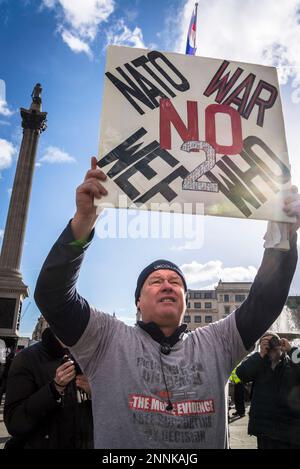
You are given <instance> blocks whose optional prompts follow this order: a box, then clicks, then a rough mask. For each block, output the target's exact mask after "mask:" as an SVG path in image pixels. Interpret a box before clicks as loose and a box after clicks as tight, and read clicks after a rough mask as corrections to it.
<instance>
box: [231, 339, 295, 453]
mask: <svg viewBox="0 0 300 469" xmlns="http://www.w3.org/2000/svg"><path fill="white" fill-rule="evenodd" d="M296 349H297V348H296V347H291V344H290V343H289V341H288V340H287V339H280V338H279V336H278V335H277V334H275V333H273V332H266V333H265V334H264V335H263V336H262V338H261V340H260V352H256V353H254V354H252V355H250V356H249V357H248V358H247V359H246V360H245V361H243V362H242V363H241V365H240V366H238V367H237V369H236V374H237V376H238V377H239V378H240V379H241V380H242V382H244V383H246V382H250V381H252V382H253V386H252V400H251V408H250V413H249V415H250V417H249V426H248V433H249V435H255V436H256V437H257V447H258V449H292V448H294V449H300V394H299V393H300V363H299V360H294V359H293V357H294V356H295V355H296V354H295V351H296Z"/></svg>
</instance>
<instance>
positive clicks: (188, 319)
mask: <svg viewBox="0 0 300 469" xmlns="http://www.w3.org/2000/svg"><path fill="white" fill-rule="evenodd" d="M183 322H185V323H187V324H188V323H190V322H191V316H189V315H187V316H184V319H183Z"/></svg>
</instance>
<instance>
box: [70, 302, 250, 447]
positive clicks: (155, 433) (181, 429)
mask: <svg viewBox="0 0 300 469" xmlns="http://www.w3.org/2000/svg"><path fill="white" fill-rule="evenodd" d="M71 350H72V353H73V354H74V357H75V358H76V359H77V360H78V362H79V364H80V366H81V367H82V369H83V371H84V373H85V374H86V375H87V377H88V379H89V381H90V384H91V388H92V405H93V418H94V427H95V432H94V433H95V448H107V449H110V448H111V449H113V448H143V449H151V448H154V449H159V448H163V449H177V448H178V449H179V448H181V449H206V448H224V447H226V444H227V403H226V386H227V382H228V378H229V376H230V374H231V372H232V370H233V369H234V368H235V366H236V365H237V364H238V363H239V362H240V361H241V359H242V358H243V357H244V356H245V355H246V350H245V348H244V345H243V343H242V340H241V337H240V335H239V332H238V330H237V328H236V321H235V313H232V314H230V315H229V316H228V317H226V318H225V319H222V320H221V321H218V322H216V323H213V324H210V325H209V326H206V327H204V328H199V329H197V330H196V331H193V332H191V333H188V334H183V338H182V339H180V340H179V341H178V342H177V343H176V344H175V345H174V346H173V348H172V351H171V353H170V354H169V355H164V354H162V353H161V352H160V345H159V343H158V342H156V341H154V340H153V339H152V338H151V336H150V335H149V334H148V333H147V332H145V331H144V330H142V329H141V328H140V327H139V326H135V327H131V326H127V325H125V324H124V323H123V322H121V321H119V320H117V319H115V318H113V317H112V316H110V315H107V314H104V313H100V312H99V311H97V310H95V309H93V308H92V307H91V315H90V319H89V323H88V325H87V327H86V330H85V331H84V333H83V335H82V336H81V338H80V340H79V341H78V342H77V343H76V344H75V346H73V347H72V349H71ZM165 380H166V384H167V388H168V391H169V397H170V400H171V402H172V405H173V409H172V411H167V410H166V407H167V405H168V393H167V389H166V385H165Z"/></svg>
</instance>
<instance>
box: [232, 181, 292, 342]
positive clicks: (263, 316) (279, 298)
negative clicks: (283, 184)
mask: <svg viewBox="0 0 300 469" xmlns="http://www.w3.org/2000/svg"><path fill="white" fill-rule="evenodd" d="M284 210H285V211H286V212H287V214H288V215H291V216H296V217H297V221H296V222H295V223H294V224H291V225H290V246H291V247H290V250H289V251H285V252H283V251H280V250H277V249H266V251H265V254H264V257H263V260H262V264H261V266H260V268H259V270H258V273H257V275H256V277H255V279H254V282H253V285H252V287H251V290H250V293H249V295H248V297H247V299H246V300H245V301H244V303H242V305H241V306H240V307H239V308H238V309H237V310H236V311H235V315H236V325H237V329H238V331H239V333H240V336H241V338H242V341H243V343H244V346H245V348H246V349H247V350H249V349H250V348H251V347H252V346H253V345H254V344H255V342H256V341H257V340H258V339H259V338H260V337H261V336H262V334H263V333H264V332H266V330H267V329H269V327H270V326H271V324H273V322H274V321H275V320H276V318H277V317H278V316H279V315H280V313H281V311H282V309H283V307H284V304H285V302H286V299H287V296H288V293H289V289H290V285H291V282H292V279H293V275H294V272H295V269H296V265H297V258H298V256H297V234H296V230H297V229H298V228H299V226H300V196H299V194H297V188H295V187H293V188H292V194H291V196H289V197H288V198H287V199H286V201H285V209H284Z"/></svg>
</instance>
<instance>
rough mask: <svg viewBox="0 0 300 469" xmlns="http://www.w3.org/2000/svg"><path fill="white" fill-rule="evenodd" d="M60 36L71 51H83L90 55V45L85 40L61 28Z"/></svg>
mask: <svg viewBox="0 0 300 469" xmlns="http://www.w3.org/2000/svg"><path fill="white" fill-rule="evenodd" d="M61 37H62V39H63V41H64V42H65V43H66V44H67V45H68V46H69V47H70V49H71V50H72V51H73V52H75V53H80V52H85V53H86V54H87V55H89V56H90V57H91V56H92V53H91V49H90V46H89V45H88V44H87V43H86V42H84V41H82V40H81V39H79V38H78V37H76V36H74V35H73V34H72V33H70V31H67V30H63V31H62V33H61Z"/></svg>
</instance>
